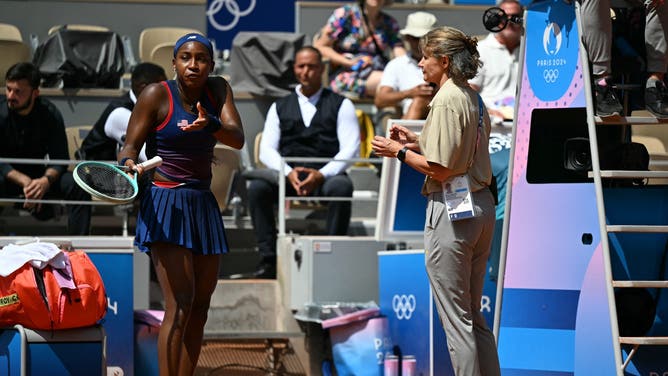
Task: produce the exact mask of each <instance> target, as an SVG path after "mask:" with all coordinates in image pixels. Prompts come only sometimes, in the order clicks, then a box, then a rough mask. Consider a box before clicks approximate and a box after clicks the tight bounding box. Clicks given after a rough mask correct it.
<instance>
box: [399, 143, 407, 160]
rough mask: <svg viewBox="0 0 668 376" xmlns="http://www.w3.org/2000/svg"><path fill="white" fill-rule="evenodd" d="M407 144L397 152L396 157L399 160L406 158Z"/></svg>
mask: <svg viewBox="0 0 668 376" xmlns="http://www.w3.org/2000/svg"><path fill="white" fill-rule="evenodd" d="M408 150H409V149H408V146H404V148H403V149H401V150H399V151H398V152H397V159H398V160H399V161H401V162H403V161H404V160H405V159H406V152H407V151H408Z"/></svg>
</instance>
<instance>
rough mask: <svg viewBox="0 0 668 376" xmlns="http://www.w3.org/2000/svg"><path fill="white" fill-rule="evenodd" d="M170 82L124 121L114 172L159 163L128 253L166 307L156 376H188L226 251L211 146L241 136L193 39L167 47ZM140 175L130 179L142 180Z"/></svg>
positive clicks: (228, 94) (223, 86) (148, 94)
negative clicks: (141, 158) (143, 257)
mask: <svg viewBox="0 0 668 376" xmlns="http://www.w3.org/2000/svg"><path fill="white" fill-rule="evenodd" d="M173 64H174V72H176V80H169V81H163V82H160V83H155V84H151V85H149V86H148V87H146V88H145V89H144V90H143V91H142V93H141V95H140V96H139V98H138V100H137V104H136V106H135V108H134V110H133V111H132V115H131V116H130V122H129V125H128V132H127V136H126V140H125V144H124V145H123V148H122V149H121V151H120V153H119V155H118V158H119V164H121V165H124V166H127V167H129V168H130V169H132V168H134V167H135V161H136V160H137V155H138V153H139V151H140V150H141V147H142V145H143V144H144V142H146V154H147V157H149V158H151V157H153V156H155V155H158V156H160V157H162V159H163V163H162V165H161V166H160V167H158V168H157V169H155V170H152V171H153V179H152V186H151V188H150V189H149V190H148V192H146V194H145V195H144V196H143V197H142V201H141V207H140V211H139V215H138V218H137V229H136V234H135V245H136V246H137V247H138V248H139V249H140V250H141V251H143V252H149V251H150V256H151V260H152V262H153V265H154V266H155V270H156V273H157V276H158V281H159V282H160V286H161V288H162V293H163V295H164V299H165V317H164V320H163V322H162V326H161V328H160V333H159V335H158V362H159V368H160V375H192V374H193V372H194V370H195V367H196V365H197V359H198V357H199V354H200V349H201V345H202V337H203V331H204V324H205V323H206V318H207V311H208V309H209V302H210V299H211V294H212V293H213V291H214V289H215V287H216V282H217V280H218V264H219V262H220V255H221V254H223V253H225V252H227V251H228V246H227V241H226V239H225V231H224V228H223V222H222V217H221V215H220V212H219V210H218V204H217V203H216V199H215V198H214V196H213V194H212V193H211V190H210V183H211V159H212V156H213V148H214V145H215V144H216V141H219V142H222V143H224V144H226V145H228V146H230V147H233V148H236V149H240V148H241V147H242V146H243V144H244V132H243V127H242V125H241V119H240V117H239V113H238V111H237V108H236V107H235V105H234V99H233V95H232V89H231V88H230V85H229V84H228V83H227V82H226V81H225V79H223V78H221V77H209V74H210V73H211V72H212V71H213V66H214V63H213V48H212V45H211V43H210V42H209V40H208V39H206V38H205V37H204V36H203V35H200V34H187V35H184V36H183V37H181V38H180V39H179V40H178V41H177V42H176V44H175V46H174V59H173ZM143 172H144V170H143V168H141V167H139V168H138V169H137V173H139V174H141V173H143Z"/></svg>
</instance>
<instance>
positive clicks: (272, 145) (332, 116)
mask: <svg viewBox="0 0 668 376" xmlns="http://www.w3.org/2000/svg"><path fill="white" fill-rule="evenodd" d="M323 69H324V65H323V62H322V55H321V54H320V52H319V51H318V50H317V49H316V48H314V47H311V46H306V47H302V48H301V49H299V50H298V51H297V53H296V54H295V62H294V72H295V77H296V78H297V80H298V81H299V85H298V86H297V88H296V89H295V91H294V92H293V93H291V94H289V95H288V96H286V97H284V98H281V99H279V100H277V101H276V102H275V103H274V104H272V105H271V107H270V108H269V112H268V113H267V118H266V120H265V124H264V131H263V132H262V141H261V143H260V161H261V162H262V163H263V164H264V165H265V166H266V167H267V168H269V169H271V170H275V171H277V172H278V171H280V169H281V163H280V159H281V156H285V157H322V158H332V159H350V158H355V157H357V156H358V155H359V146H360V129H359V123H358V121H357V116H356V115H355V106H354V105H353V103H352V102H351V101H350V100H349V99H347V98H345V97H343V96H341V95H338V94H336V93H334V92H332V91H331V90H329V89H325V88H322V72H323ZM347 165H348V163H346V162H339V161H330V162H328V163H308V162H305V163H301V162H291V163H289V165H286V168H285V170H284V171H282V172H280V173H278V178H283V177H285V179H286V180H287V181H286V195H287V196H332V197H352V194H353V184H352V181H351V180H350V178H349V177H348V175H346V173H345V168H346V167H347ZM248 201H249V208H250V214H251V219H252V222H253V229H254V231H255V236H256V240H257V245H258V251H259V252H260V253H261V255H262V259H263V260H262V263H261V265H260V267H259V268H258V271H257V272H256V274H257V276H258V277H264V278H275V277H276V235H277V234H276V220H275V218H274V206H275V205H276V203H277V201H278V183H277V181H271V179H260V178H256V179H252V180H251V182H250V185H249V187H248ZM350 215H351V202H350V201H329V204H328V213H327V234H328V235H346V234H347V233H348V226H349V224H350Z"/></svg>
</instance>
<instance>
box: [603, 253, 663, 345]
mask: <svg viewBox="0 0 668 376" xmlns="http://www.w3.org/2000/svg"><path fill="white" fill-rule="evenodd" d="M667 253H668V243H667V244H666V246H665V248H664V251H663V256H662V258H661V263H660V264H659V280H660V281H661V280H664V279H665V268H666V254H667ZM660 295H661V289H659V288H657V289H656V293H655V295H652V293H651V292H650V291H649V289H646V288H633V287H626V288H617V289H615V304H616V308H617V325H618V328H619V335H620V336H621V337H641V336H644V335H646V334H647V332H648V331H649V330H650V329H651V328H652V325H653V324H654V318H655V316H656V307H657V306H658V304H659V296H660Z"/></svg>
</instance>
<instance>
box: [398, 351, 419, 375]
mask: <svg viewBox="0 0 668 376" xmlns="http://www.w3.org/2000/svg"><path fill="white" fill-rule="evenodd" d="M416 366H417V361H416V360H415V356H413V355H404V357H403V358H402V359H401V376H416V375H415V368H416Z"/></svg>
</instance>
